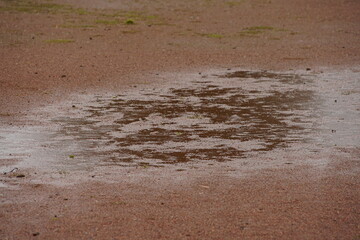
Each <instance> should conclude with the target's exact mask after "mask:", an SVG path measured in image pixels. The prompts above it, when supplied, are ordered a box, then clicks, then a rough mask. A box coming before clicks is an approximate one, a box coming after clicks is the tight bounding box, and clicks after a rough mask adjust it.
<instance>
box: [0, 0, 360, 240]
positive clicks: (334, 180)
mask: <svg viewBox="0 0 360 240" xmlns="http://www.w3.org/2000/svg"><path fill="white" fill-rule="evenodd" d="M359 12H360V2H359V1H356V0H340V1H339V0H336V1H335V0H299V1H295V0H291V1H289V0H287V1H286V0H271V1H268V0H238V1H223V0H219V1H216V0H195V1H190V0H186V1H175V0H170V1H165V0H159V1H145V0H141V1H135V2H133V1H121V0H114V1H101V0H90V1H85V0H84V1H72V0H54V1H51V2H49V1H46V2H41V1H5V0H1V1H0V29H1V32H0V45H1V51H0V72H1V75H0V119H1V124H2V126H9V125H16V126H26V125H27V124H29V123H27V122H26V120H25V116H26V115H29V114H33V112H34V111H33V110H34V109H37V108H41V107H42V106H47V105H49V104H53V103H58V102H61V101H63V100H65V99H67V98H68V97H69V96H70V94H76V93H96V92H104V91H107V90H112V91H113V90H116V91H119V92H121V90H122V89H126V88H128V87H129V86H131V85H132V84H136V83H139V82H142V81H143V80H144V79H151V81H154V82H155V83H159V82H160V83H161V81H162V79H161V77H160V76H161V73H163V72H179V71H190V72H191V71H193V72H196V71H199V69H206V68H208V69H213V68H223V69H226V68H243V69H266V70H289V69H294V70H305V69H306V68H310V69H311V70H312V71H326V70H324V69H331V70H332V71H334V70H335V71H336V70H339V71H340V70H347V69H356V68H358V66H359V60H360V47H359V46H360V42H359V36H360V14H359ZM129 19H131V20H132V21H134V23H135V24H126V21H128V20H129ZM128 23H131V22H128ZM159 73H160V75H157V74H159ZM0 148H1V146H0ZM343 151H348V152H345V153H344V154H338V155H337V154H333V153H332V152H331V151H328V149H324V152H326V153H325V154H323V155H322V157H323V158H325V159H327V161H328V162H329V164H328V165H326V166H327V167H326V168H322V167H314V166H311V165H306V164H302V165H295V166H292V165H284V166H281V167H274V166H273V167H269V168H268V169H266V168H261V169H259V170H251V171H250V170H249V172H247V173H246V174H243V175H242V174H240V175H241V176H236V177H234V176H232V175H228V174H227V173H225V172H226V171H225V170H223V169H221V167H220V166H218V167H217V165H216V164H215V165H211V166H208V167H206V168H204V169H203V170H202V171H200V172H199V171H190V170H189V171H185V173H184V172H178V171H176V170H172V169H171V168H170V169H167V170H151V171H149V172H147V173H145V174H144V173H143V170H144V169H130V170H124V171H121V172H120V173H109V174H107V172H108V171H109V172H111V170H109V169H106V168H105V169H102V170H101V171H100V173H96V174H95V173H94V174H93V173H84V172H82V173H79V175H76V174H73V175H75V176H76V177H74V176H73V175H72V178H71V179H72V180H66V181H65V182H66V183H67V184H68V183H69V182H71V181H73V184H70V185H60V186H59V185H54V184H47V181H48V180H49V179H48V178H47V177H44V178H42V177H41V176H35V173H34V171H36V170H34V169H28V170H24V174H25V178H17V177H15V175H13V176H10V177H9V176H8V175H7V176H2V182H4V183H7V184H8V183H9V184H10V186H11V187H7V186H8V185H6V184H5V185H4V187H1V188H0V200H1V203H0V204H1V205H0V206H1V207H0V239H33V238H34V239H35V238H37V239H360V205H359V202H360V191H359V189H360V188H359V187H360V180H359V175H358V173H359V171H358V170H359V164H358V162H359V149H358V148H351V149H347V150H343ZM328 152H330V153H328ZM339 156H340V157H339ZM273 157H274V156H273ZM275 157H276V155H275ZM282 157H283V156H282ZM297 157H298V156H297ZM306 157H307V155H304V158H306ZM312 157H313V158H316V156H315V157H314V156H312ZM1 161H2V162H1V165H2V166H11V164H12V163H13V162H11V161H10V162H9V161H5V160H1ZM127 171H128V172H127ZM97 174H98V175H100V176H106V175H110V177H109V176H108V177H104V178H106V181H102V180H101V179H97V177H94V178H93V177H92V176H93V175H97ZM176 174H178V175H176ZM128 178H131V180H129V179H128Z"/></svg>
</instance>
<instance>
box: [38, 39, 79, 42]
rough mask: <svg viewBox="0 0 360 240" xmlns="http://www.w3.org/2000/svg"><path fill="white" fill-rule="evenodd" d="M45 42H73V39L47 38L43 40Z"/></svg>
mask: <svg viewBox="0 0 360 240" xmlns="http://www.w3.org/2000/svg"><path fill="white" fill-rule="evenodd" d="M45 42H46V43H72V42H75V40H72V39H49V40H45Z"/></svg>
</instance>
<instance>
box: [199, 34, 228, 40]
mask: <svg viewBox="0 0 360 240" xmlns="http://www.w3.org/2000/svg"><path fill="white" fill-rule="evenodd" d="M199 35H200V36H204V37H208V38H217V39H221V38H223V37H225V36H224V35H222V34H218V33H200V34H199Z"/></svg>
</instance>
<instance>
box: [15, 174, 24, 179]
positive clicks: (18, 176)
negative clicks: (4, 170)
mask: <svg viewBox="0 0 360 240" xmlns="http://www.w3.org/2000/svg"><path fill="white" fill-rule="evenodd" d="M16 177H17V178H24V177H25V175H24V174H19V175H16Z"/></svg>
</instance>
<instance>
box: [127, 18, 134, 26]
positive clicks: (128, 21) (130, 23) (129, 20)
mask: <svg viewBox="0 0 360 240" xmlns="http://www.w3.org/2000/svg"><path fill="white" fill-rule="evenodd" d="M125 24H126V25H133V24H135V21H134V20H133V19H130V18H129V19H126V21H125Z"/></svg>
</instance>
